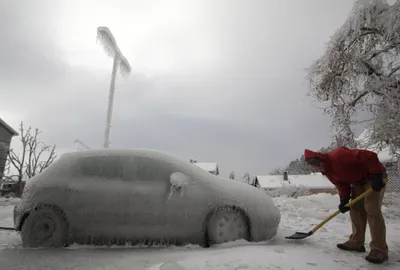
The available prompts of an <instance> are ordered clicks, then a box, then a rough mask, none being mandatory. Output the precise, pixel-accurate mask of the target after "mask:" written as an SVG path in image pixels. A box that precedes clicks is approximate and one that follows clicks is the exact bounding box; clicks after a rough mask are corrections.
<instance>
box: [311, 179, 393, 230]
mask: <svg viewBox="0 0 400 270" xmlns="http://www.w3.org/2000/svg"><path fill="white" fill-rule="evenodd" d="M388 181H389V180H388V178H387V177H385V178H384V179H383V183H385V184H386V183H387V182H388ZM371 192H372V188H369V189H367V190H366V191H365V192H363V193H362V194H361V195H360V196H358V197H356V198H354V199H353V200H351V201H350V202H349V203H347V204H346V206H347V207H350V206H352V205H353V204H355V203H356V202H358V201H360V200H362V199H364V197H366V196H368V195H369V194H371ZM339 213H340V211H339V210H336V212H334V213H333V214H332V215H330V216H329V217H327V218H326V219H325V220H324V221H322V222H321V223H320V224H318V225H317V226H315V227H314V228H313V229H312V230H311V232H312V233H315V232H316V231H317V230H319V229H320V228H321V227H322V226H324V225H325V224H326V223H327V222H328V221H330V220H331V219H332V218H334V217H336V216H337V215H338V214H339Z"/></svg>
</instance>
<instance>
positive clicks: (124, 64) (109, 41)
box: [97, 26, 131, 148]
mask: <svg viewBox="0 0 400 270" xmlns="http://www.w3.org/2000/svg"><path fill="white" fill-rule="evenodd" d="M97 41H98V42H100V44H101V46H102V47H103V49H104V51H105V52H106V54H107V55H108V56H110V57H112V58H113V59H114V63H113V69H112V73H111V82H110V90H109V95H108V108H107V118H106V127H105V132H104V144H103V147H104V148H109V147H110V144H111V142H110V134H111V126H112V125H111V123H112V113H113V106H114V93H115V78H116V75H117V71H119V72H120V73H121V75H122V76H125V75H129V74H130V72H131V66H130V65H129V62H128V60H127V59H126V58H125V57H124V55H123V54H122V52H121V50H120V49H119V47H118V45H117V42H116V41H115V38H114V36H113V35H112V33H111V31H110V30H109V29H108V28H107V27H103V26H102V27H98V28H97Z"/></svg>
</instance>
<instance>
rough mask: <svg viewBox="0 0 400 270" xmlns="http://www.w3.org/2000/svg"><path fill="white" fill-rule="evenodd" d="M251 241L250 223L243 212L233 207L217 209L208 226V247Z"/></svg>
mask: <svg viewBox="0 0 400 270" xmlns="http://www.w3.org/2000/svg"><path fill="white" fill-rule="evenodd" d="M239 239H245V240H247V241H249V239H250V229H249V223H248V220H247V218H246V216H245V215H244V213H243V212H242V211H239V210H237V209H233V208H231V207H223V208H218V209H216V210H215V211H214V212H213V213H212V215H211V217H210V219H209V220H208V224H207V245H208V246H210V245H218V244H222V243H226V242H230V241H235V240H239Z"/></svg>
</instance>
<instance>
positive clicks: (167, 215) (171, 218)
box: [14, 149, 280, 247]
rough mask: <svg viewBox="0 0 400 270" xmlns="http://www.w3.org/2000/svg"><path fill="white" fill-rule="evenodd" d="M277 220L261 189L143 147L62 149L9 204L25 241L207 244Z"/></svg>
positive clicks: (251, 237) (260, 235)
mask: <svg viewBox="0 0 400 270" xmlns="http://www.w3.org/2000/svg"><path fill="white" fill-rule="evenodd" d="M279 223H280V211H279V209H278V208H277V207H276V206H275V205H274V203H273V201H272V199H271V198H270V197H269V195H268V194H266V193H265V192H263V191H262V190H261V189H258V188H256V187H253V186H251V185H248V184H245V183H242V182H239V181H235V180H230V179H225V178H222V177H219V176H215V175H213V174H210V173H208V172H207V171H205V170H203V169H201V168H199V167H197V166H195V165H193V164H191V163H189V162H185V161H182V160H179V159H177V158H175V157H172V156H170V155H168V154H166V153H163V152H159V151H155V150H148V149H129V150H114V149H99V150H88V151H83V152H75V153H67V154H64V155H62V156H61V157H60V159H58V160H57V161H56V162H55V163H53V164H52V165H51V166H50V167H49V168H47V169H46V170H45V171H43V172H42V173H41V174H39V175H36V176H35V177H33V178H31V179H29V180H28V181H27V183H26V186H25V189H24V192H23V195H22V198H21V202H20V204H19V205H17V206H16V207H15V209H14V224H15V229H16V230H17V231H20V232H21V238H22V242H23V245H24V246H26V247H38V246H42V247H61V246H67V245H69V244H71V243H72V242H77V243H79V244H95V245H96V244H102V245H104V244H117V245H118V244H126V243H130V244H175V245H182V244H189V243H192V244H199V245H202V246H205V247H207V246H210V245H212V244H220V243H224V242H227V241H234V240H238V239H246V240H248V241H263V240H268V239H271V238H272V237H274V236H275V235H276V232H277V229H278V226H279Z"/></svg>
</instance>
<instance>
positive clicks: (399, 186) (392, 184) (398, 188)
mask: <svg viewBox="0 0 400 270" xmlns="http://www.w3.org/2000/svg"><path fill="white" fill-rule="evenodd" d="M387 174H388V178H389V182H388V183H387V186H386V192H400V172H398V171H388V172H387Z"/></svg>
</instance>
